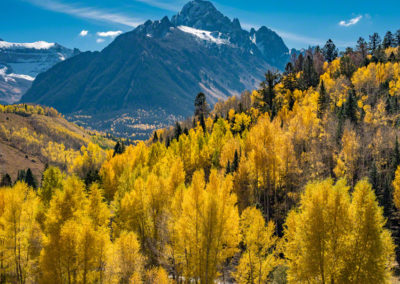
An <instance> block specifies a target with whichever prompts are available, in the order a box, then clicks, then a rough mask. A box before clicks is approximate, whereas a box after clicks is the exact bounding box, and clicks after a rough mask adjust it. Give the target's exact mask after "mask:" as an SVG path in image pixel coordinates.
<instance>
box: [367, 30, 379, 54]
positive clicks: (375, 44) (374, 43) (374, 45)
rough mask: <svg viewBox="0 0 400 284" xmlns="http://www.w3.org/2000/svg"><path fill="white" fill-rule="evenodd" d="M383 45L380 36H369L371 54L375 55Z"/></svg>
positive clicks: (375, 34) (376, 34)
mask: <svg viewBox="0 0 400 284" xmlns="http://www.w3.org/2000/svg"><path fill="white" fill-rule="evenodd" d="M380 45H381V37H380V36H379V34H378V33H374V34H372V35H370V36H369V50H371V53H374V52H375V51H376V50H377V49H378V48H379V46H380Z"/></svg>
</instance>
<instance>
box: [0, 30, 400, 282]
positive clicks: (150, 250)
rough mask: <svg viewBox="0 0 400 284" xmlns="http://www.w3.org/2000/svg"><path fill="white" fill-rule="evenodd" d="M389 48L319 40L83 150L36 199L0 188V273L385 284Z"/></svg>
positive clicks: (395, 159)
mask: <svg viewBox="0 0 400 284" xmlns="http://www.w3.org/2000/svg"><path fill="white" fill-rule="evenodd" d="M371 38H373V37H371ZM388 42H389V43H388ZM384 43H385V44H379V45H376V46H375V48H371V50H367V49H366V46H367V43H366V42H365V41H364V40H362V39H360V40H359V44H358V45H357V46H356V47H355V48H354V49H351V48H348V49H347V50H346V52H344V53H342V54H341V55H340V56H338V51H337V49H336V47H335V45H334V43H333V42H332V41H331V40H329V41H327V43H326V45H325V46H324V48H322V49H321V48H318V47H316V48H314V49H311V48H310V49H308V50H307V51H305V52H304V55H303V54H300V55H299V56H298V57H296V58H293V61H292V62H290V63H288V64H287V66H286V68H285V72H284V73H283V74H279V73H276V72H273V71H268V72H267V73H266V75H265V80H263V82H262V84H261V85H260V87H259V88H257V89H254V90H253V91H252V92H244V93H243V94H242V95H241V96H240V97H239V96H233V97H231V98H229V99H227V100H225V101H220V102H218V103H216V104H215V106H214V107H213V109H212V110H211V111H210V110H209V108H208V106H207V100H206V97H205V95H204V94H202V93H199V94H198V95H197V96H196V100H195V101H196V103H195V106H196V107H195V112H194V116H193V117H191V118H190V119H187V120H186V121H181V122H177V123H176V124H175V126H173V127H169V128H164V129H158V130H156V131H154V133H153V136H152V138H150V139H149V140H147V141H145V142H139V143H137V144H136V145H130V146H127V147H124V145H123V144H121V143H118V144H117V145H116V146H115V148H114V151H113V150H104V149H102V148H101V147H99V146H98V145H96V144H93V143H89V145H88V147H85V148H82V150H81V151H80V153H77V154H76V155H75V156H74V157H73V158H72V159H71V160H70V161H69V162H68V164H69V166H68V169H67V170H60V169H58V168H56V167H50V168H48V169H47V170H46V171H45V172H44V178H43V183H42V187H41V188H40V189H38V190H37V191H34V190H33V189H32V188H30V187H28V186H27V185H26V184H24V183H17V184H15V185H13V186H12V187H4V188H1V189H0V198H1V199H0V200H1V201H2V202H1V203H0V204H2V205H1V206H2V207H0V208H3V210H1V211H0V220H2V222H3V223H2V224H4V226H2V227H0V232H1V234H2V235H4V236H6V237H5V238H4V243H3V244H2V243H0V249H1V250H2V252H3V253H4V254H3V255H4V256H5V258H4V263H5V266H4V268H3V267H0V276H1V277H3V278H2V279H7V280H9V281H10V282H18V281H17V280H19V282H24V281H23V280H24V279H25V278H24V277H26V279H27V282H28V280H29V282H33V283H54V282H56V283H63V282H68V281H67V279H69V280H71V279H70V278H72V281H70V282H76V283H99V282H100V283H101V282H105V283H151V284H156V283H157V284H158V283H161V284H174V283H183V282H200V283H216V282H226V283H239V284H242V283H249V282H250V283H252V282H258V283H327V282H331V283H367V284H369V283H370V284H375V283H390V282H392V283H396V275H395V273H396V271H397V273H398V267H399V265H398V263H399V262H400V249H399V245H400V218H399V212H400V144H399V141H398V137H399V135H400V129H399V125H400V104H399V96H400V39H399V42H393V41H389V40H388V39H387V38H386V40H385V41H384ZM370 46H372V44H370ZM28 109H29V107H28ZM20 110H22V111H23V110H24V108H23V107H22V106H21V107H20ZM31 112H32V111H31ZM36 112H37V111H36ZM47 112H51V110H48V111H47ZM45 113H46V111H45ZM49 114H50V113H49ZM14 119H16V118H14ZM77 131H78V130H77ZM20 132H21V131H20ZM56 132H57V133H58V130H57V131H56ZM45 133H46V132H45ZM62 133H64V132H62ZM68 133H70V132H68ZM74 133H75V131H74ZM83 135H84V134H83V133H81V135H78V136H77V137H75V140H73V141H77V142H79V141H81V140H82V137H83ZM17 136H18V135H17ZM71 136H72V137H74V135H71ZM84 138H86V136H85V137H84ZM30 140H34V139H30ZM71 147H72V145H71ZM51 152H52V153H54V154H58V153H62V154H64V151H58V150H55V151H51ZM16 216H17V217H16ZM21 224H22V225H21ZM17 247H18V250H17V249H16V248H17ZM15 255H17V257H15ZM82 264H84V265H82ZM16 267H21V269H20V268H18V269H17V268H16ZM20 271H21V272H20ZM249 279H250V281H249Z"/></svg>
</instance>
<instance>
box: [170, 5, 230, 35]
mask: <svg viewBox="0 0 400 284" xmlns="http://www.w3.org/2000/svg"><path fill="white" fill-rule="evenodd" d="M171 22H172V23H173V24H175V25H176V26H189V27H192V28H195V29H200V30H206V31H218V32H222V33H227V32H230V31H231V30H232V28H233V25H234V24H233V23H232V22H231V20H230V19H229V18H228V17H226V16H224V15H223V14H222V13H221V12H220V11H218V10H217V9H216V8H215V6H214V5H213V4H212V3H211V2H209V1H204V0H193V1H190V2H189V3H187V4H186V5H185V6H183V8H182V10H181V11H180V12H179V13H178V14H177V15H175V16H173V17H172V19H171Z"/></svg>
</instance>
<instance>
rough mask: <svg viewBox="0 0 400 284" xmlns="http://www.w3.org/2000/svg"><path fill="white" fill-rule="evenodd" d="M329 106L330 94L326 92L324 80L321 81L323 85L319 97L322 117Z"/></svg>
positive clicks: (319, 109) (319, 115) (319, 108)
mask: <svg viewBox="0 0 400 284" xmlns="http://www.w3.org/2000/svg"><path fill="white" fill-rule="evenodd" d="M328 106H329V96H328V94H327V93H326V89H325V84H324V80H322V81H321V85H320V87H319V97H318V117H319V118H322V115H323V114H324V112H325V110H326V109H327V108H328Z"/></svg>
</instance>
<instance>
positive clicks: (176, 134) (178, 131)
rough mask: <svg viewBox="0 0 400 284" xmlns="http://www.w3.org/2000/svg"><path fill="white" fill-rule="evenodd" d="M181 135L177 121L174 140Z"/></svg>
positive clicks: (180, 128)
mask: <svg viewBox="0 0 400 284" xmlns="http://www.w3.org/2000/svg"><path fill="white" fill-rule="evenodd" d="M181 135H182V126H181V124H180V123H179V122H176V123H175V133H174V137H175V139H176V140H179V136H181Z"/></svg>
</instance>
